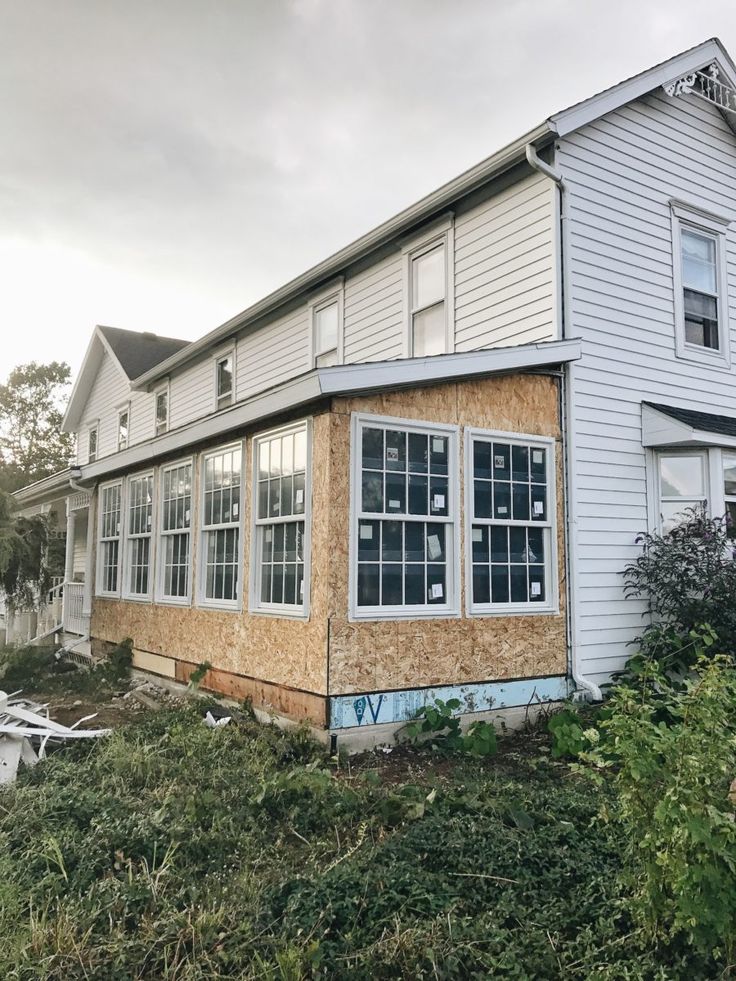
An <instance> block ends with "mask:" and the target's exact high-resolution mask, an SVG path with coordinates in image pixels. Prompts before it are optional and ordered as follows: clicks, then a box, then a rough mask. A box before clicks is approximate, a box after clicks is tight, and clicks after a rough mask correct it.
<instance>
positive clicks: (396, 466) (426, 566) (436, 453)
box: [351, 416, 458, 618]
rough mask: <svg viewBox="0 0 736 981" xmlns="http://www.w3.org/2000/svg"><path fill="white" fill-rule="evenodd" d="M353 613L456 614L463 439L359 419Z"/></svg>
mask: <svg viewBox="0 0 736 981" xmlns="http://www.w3.org/2000/svg"><path fill="white" fill-rule="evenodd" d="M352 455H353V494H352V499H353V502H354V509H355V511H354V520H353V535H352V542H351V582H352V586H351V599H352V602H351V612H352V615H353V616H354V617H373V618H375V617H393V616H398V617H421V616H436V615H444V616H447V615H448V614H449V615H453V614H456V613H457V610H458V606H457V592H456V580H457V575H456V568H455V566H456V558H457V541H458V535H457V521H458V502H457V481H458V461H457V431H456V428H455V427H452V426H435V425H430V424H422V423H411V422H407V421H404V420H394V419H383V418H379V417H374V416H355V417H354V424H353V446H352Z"/></svg>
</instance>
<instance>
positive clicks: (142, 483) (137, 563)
mask: <svg viewBox="0 0 736 981" xmlns="http://www.w3.org/2000/svg"><path fill="white" fill-rule="evenodd" d="M127 514H128V517H127V528H126V556H125V557H126V562H125V567H126V579H127V582H126V585H125V594H126V596H130V597H136V598H144V597H148V596H150V595H151V534H152V530H153V474H151V473H149V474H143V475H141V476H139V477H130V478H129V479H128V496H127Z"/></svg>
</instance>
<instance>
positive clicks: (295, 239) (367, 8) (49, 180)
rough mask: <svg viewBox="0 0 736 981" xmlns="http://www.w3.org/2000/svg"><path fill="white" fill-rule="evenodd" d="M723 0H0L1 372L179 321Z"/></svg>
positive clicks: (231, 304)
mask: <svg viewBox="0 0 736 981" xmlns="http://www.w3.org/2000/svg"><path fill="white" fill-rule="evenodd" d="M713 35H718V36H720V38H721V40H722V41H723V42H724V43H725V45H726V46H727V47H729V48H730V49H731V51H732V54H736V3H735V2H734V0H708V2H707V3H693V2H692V0H687V2H681V0H616V2H608V0H606V2H600V0H503V2H500V0H0V337H1V338H2V341H1V344H0V378H3V379H4V377H5V376H6V375H7V373H8V371H9V370H10V368H11V367H13V365H15V364H18V363H21V362H25V361H30V360H34V359H35V360H41V361H50V360H52V359H59V360H67V361H69V362H70V363H71V365H72V367H73V368H74V370H75V371H76V370H77V369H78V367H79V364H80V362H81V359H82V357H83V354H84V350H85V348H86V345H87V342H88V340H89V337H90V334H91V331H92V328H93V326H94V324H95V323H102V324H112V325H113V326H118V327H127V328H130V329H134V330H154V331H156V332H158V333H161V334H168V335H171V336H175V337H184V338H189V339H193V338H195V337H198V336H200V335H201V334H203V333H205V332H207V331H209V330H211V329H212V328H214V327H216V326H218V325H219V324H220V323H222V322H223V321H225V320H227V319H228V318H230V317H231V316H233V315H234V314H235V313H237V312H238V311H239V310H242V309H244V308H245V307H247V306H249V305H250V304H251V303H252V302H254V301H255V300H258V299H259V298H261V297H262V296H264V295H265V294H266V293H268V292H270V291H271V290H272V289H274V288H276V287H278V286H280V285H282V284H283V283H285V282H286V281H287V280H289V279H291V278H292V277H293V276H295V275H297V274H298V273H300V272H302V271H304V270H305V269H306V268H308V267H309V266H311V265H313V264H314V263H315V262H318V261H319V260H320V259H322V258H324V257H326V256H327V255H329V254H330V253H332V252H334V251H335V250H336V249H338V248H340V247H341V246H343V245H345V244H347V243H348V242H349V241H351V240H352V239H354V238H356V237H357V236H358V235H360V234H362V233H363V232H365V231H368V230H369V229H370V228H372V227H373V226H374V225H376V224H378V223H379V222H381V221H383V220H384V219H385V218H388V217H390V215H392V214H393V213H395V212H396V211H398V210H400V209H401V208H403V207H405V206H406V205H408V204H410V203H411V202H412V201H414V200H415V199H417V198H419V197H421V196H422V195H423V194H425V193H427V192H428V191H431V190H432V189H433V188H435V187H436V186H438V185H439V184H441V183H443V182H444V181H446V180H448V179H450V178H452V177H454V176H455V175H457V174H458V173H460V172H461V171H462V170H464V169H465V168H467V167H468V166H470V165H472V164H474V163H477V162H478V161H479V160H481V159H482V158H484V157H486V156H489V155H490V154H491V153H493V152H494V151H495V150H497V149H498V148H499V147H501V146H502V145H503V144H504V143H507V142H508V141H510V140H512V139H514V138H515V137H517V136H520V135H521V134H522V133H523V132H524V131H525V130H527V129H529V128H531V127H532V126H534V125H536V124H537V123H539V122H541V121H542V120H543V119H544V118H545V117H546V116H547V115H549V114H550V113H552V112H555V111H557V110H559V109H562V108H564V107H565V106H567V105H569V104H571V103H573V102H576V101H578V100H580V99H583V98H586V97H587V96H589V95H591V94H593V93H594V92H596V91H598V90H600V89H602V88H605V87H607V86H608V85H611V84H613V83H615V82H617V81H620V80H621V79H623V78H625V77H627V76H629V75H631V74H634V73H635V72H638V71H640V70H642V69H644V68H647V67H649V66H650V65H653V64H655V63H657V62H659V61H662V60H664V59H666V58H668V57H670V56H671V55H673V54H675V53H677V52H678V51H680V50H682V49H684V48H687V47H689V46H691V45H693V44H696V43H698V42H700V41H702V40H704V39H706V38H708V37H712V36H713Z"/></svg>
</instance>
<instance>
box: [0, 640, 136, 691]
mask: <svg viewBox="0 0 736 981" xmlns="http://www.w3.org/2000/svg"><path fill="white" fill-rule="evenodd" d="M54 651H55V648H53V647H3V648H0V689H1V690H3V691H6V692H11V691H14V690H22V691H23V692H24V693H25V694H28V695H32V694H33V693H34V692H35V691H38V690H39V689H40V690H43V692H45V693H47V694H48V693H53V692H59V693H60V694H62V693H72V692H73V693H74V694H76V695H82V694H95V695H97V696H102V697H104V696H106V695H109V694H110V693H111V692H112V691H113V690H116V689H118V688H119V687H120V682H121V680H122V679H123V678H125V677H126V676H127V675H128V674H129V672H130V666H131V663H132V642H131V641H130V640H124V641H123V642H122V643H121V644H119V645H118V646H117V647H116V648H114V649H113V651H112V652H111V654H110V656H109V657H108V658H106V659H105V660H103V661H101V662H99V663H98V664H97V665H96V666H95V667H93V668H91V669H86V668H77V666H76V665H74V664H70V663H69V662H66V663H62V664H59V663H58V662H57V660H56V657H55V654H54ZM64 669H66V670H64Z"/></svg>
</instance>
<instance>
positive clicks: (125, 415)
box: [118, 408, 130, 450]
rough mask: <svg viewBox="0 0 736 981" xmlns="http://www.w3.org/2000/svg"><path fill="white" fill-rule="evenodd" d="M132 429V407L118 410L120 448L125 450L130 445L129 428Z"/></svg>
mask: <svg viewBox="0 0 736 981" xmlns="http://www.w3.org/2000/svg"><path fill="white" fill-rule="evenodd" d="M129 429H130V409H127V408H126V409H121V410H120V412H118V449H119V450H124V449H125V448H126V447H127V445H128V430H129Z"/></svg>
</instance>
